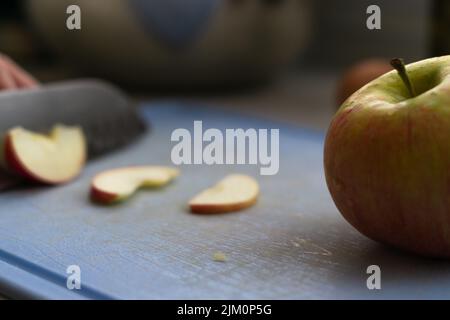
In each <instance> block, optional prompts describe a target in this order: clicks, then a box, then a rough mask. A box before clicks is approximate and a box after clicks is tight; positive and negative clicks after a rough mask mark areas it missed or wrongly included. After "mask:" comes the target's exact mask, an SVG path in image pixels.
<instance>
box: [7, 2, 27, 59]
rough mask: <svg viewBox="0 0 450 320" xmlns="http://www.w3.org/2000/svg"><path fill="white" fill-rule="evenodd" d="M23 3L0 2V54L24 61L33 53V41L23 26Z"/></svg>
mask: <svg viewBox="0 0 450 320" xmlns="http://www.w3.org/2000/svg"><path fill="white" fill-rule="evenodd" d="M22 6H23V1H21V0H2V1H1V2H0V52H3V53H5V54H8V55H11V56H14V57H15V59H19V60H22V59H26V58H27V57H29V56H30V55H32V54H33V53H34V51H33V50H34V49H33V40H32V37H31V35H30V33H29V32H28V31H27V29H26V26H25V24H24V20H25V19H24V15H23V10H22V9H23V8H22Z"/></svg>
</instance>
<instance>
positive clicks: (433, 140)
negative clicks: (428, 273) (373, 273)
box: [324, 56, 450, 258]
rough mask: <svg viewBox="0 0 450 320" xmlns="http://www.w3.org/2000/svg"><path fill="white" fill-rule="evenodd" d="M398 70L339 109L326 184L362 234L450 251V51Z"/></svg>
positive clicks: (429, 251) (328, 145)
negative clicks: (405, 75) (409, 84)
mask: <svg viewBox="0 0 450 320" xmlns="http://www.w3.org/2000/svg"><path fill="white" fill-rule="evenodd" d="M406 71H407V73H408V75H409V78H410V80H411V82H412V83H413V84H414V86H415V91H416V94H417V95H416V96H415V97H412V96H411V94H410V92H408V90H407V87H406V86H405V84H404V83H403V82H402V80H401V78H400V77H399V74H398V73H397V72H396V71H392V72H389V73H387V74H385V75H383V76H381V77H380V78H378V79H376V80H374V81H372V82H370V83H369V84H367V85H366V86H364V87H363V88H361V89H360V90H358V91H357V92H356V93H355V94H353V95H352V96H351V97H350V98H349V99H348V100H347V101H346V102H345V103H344V104H343V105H342V107H341V108H340V109H339V111H338V112H337V114H336V115H335V117H334V118H333V120H332V122H331V125H330V127H329V130H328V133H327V136H326V141H325V150H324V167H325V175H326V181H327V184H328V188H329V190H330V193H331V195H332V197H333V200H334V202H335V204H336V206H337V208H338V209H339V211H340V212H341V213H342V215H343V216H344V218H345V219H346V220H347V221H348V222H349V223H351V224H352V225H353V226H354V227H355V228H356V229H358V230H359V231H360V232H361V233H363V234H364V235H366V236H368V237H370V238H372V239H374V240H377V241H380V242H382V243H386V244H389V245H393V246H395V247H398V248H402V249H405V250H408V251H412V252H415V253H419V254H422V255H426V256H433V257H447V258H448V257H450V147H449V143H450V56H444V57H438V58H432V59H428V60H423V61H420V62H417V63H414V64H411V65H408V66H407V70H406Z"/></svg>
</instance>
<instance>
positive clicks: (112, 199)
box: [91, 166, 179, 204]
mask: <svg viewBox="0 0 450 320" xmlns="http://www.w3.org/2000/svg"><path fill="white" fill-rule="evenodd" d="M178 174H179V171H178V170H177V169H174V168H169V167H159V166H140V167H126V168H119V169H113V170H108V171H105V172H102V173H100V174H98V175H96V176H95V177H94V179H93V180H92V183H91V199H92V200H94V201H95V202H99V203H103V204H112V203H117V202H120V201H123V200H125V199H127V198H129V197H130V196H131V195H133V194H134V193H135V192H136V191H137V190H138V189H139V188H144V187H147V188H150V187H152V188H155V187H162V186H164V185H166V184H168V183H169V182H170V181H171V180H173V179H174V178H175V177H177V176H178Z"/></svg>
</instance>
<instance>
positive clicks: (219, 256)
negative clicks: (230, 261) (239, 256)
mask: <svg viewBox="0 0 450 320" xmlns="http://www.w3.org/2000/svg"><path fill="white" fill-rule="evenodd" d="M213 260H214V261H216V262H226V261H227V256H226V255H225V253H223V252H221V251H217V252H215V253H214V255H213Z"/></svg>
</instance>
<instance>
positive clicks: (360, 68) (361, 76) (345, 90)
mask: <svg viewBox="0 0 450 320" xmlns="http://www.w3.org/2000/svg"><path fill="white" fill-rule="evenodd" d="M391 70H392V66H391V65H390V63H389V61H388V60H385V59H381V58H370V59H366V60H363V61H360V62H358V63H356V64H354V65H353V66H351V67H350V68H349V69H348V70H347V71H346V72H345V73H344V75H343V76H342V78H341V79H340V80H339V83H338V87H337V90H336V105H337V106H338V107H340V106H341V104H342V103H343V102H344V101H345V100H346V99H347V98H348V97H349V96H351V95H352V94H353V93H354V92H356V91H357V90H358V89H360V88H362V87H363V86H364V85H365V84H367V83H369V82H370V81H372V80H374V79H376V78H378V77H379V76H381V75H383V74H385V73H386V72H389V71H391Z"/></svg>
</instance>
